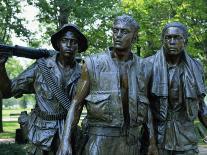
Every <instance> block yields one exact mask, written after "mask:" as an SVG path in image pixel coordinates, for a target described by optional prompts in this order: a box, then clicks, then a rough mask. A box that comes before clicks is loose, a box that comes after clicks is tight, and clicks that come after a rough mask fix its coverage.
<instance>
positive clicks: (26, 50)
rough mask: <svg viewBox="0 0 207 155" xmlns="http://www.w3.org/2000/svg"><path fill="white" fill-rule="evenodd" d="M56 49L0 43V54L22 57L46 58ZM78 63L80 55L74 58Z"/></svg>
mask: <svg viewBox="0 0 207 155" xmlns="http://www.w3.org/2000/svg"><path fill="white" fill-rule="evenodd" d="M57 53H58V51H55V50H48V49H41V48H37V49H36V48H30V47H24V46H19V45H15V46H9V45H2V44H0V56H1V55H3V56H6V57H11V56H17V57H24V58H29V59H40V58H43V57H45V58H47V57H51V56H53V55H55V54H57ZM75 59H76V61H77V62H78V63H80V62H81V61H82V59H81V58H80V57H76V58H75Z"/></svg>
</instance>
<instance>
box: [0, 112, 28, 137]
mask: <svg viewBox="0 0 207 155" xmlns="http://www.w3.org/2000/svg"><path fill="white" fill-rule="evenodd" d="M22 111H28V113H29V112H30V109H3V120H4V121H3V130H4V132H3V133H0V139H5V138H15V132H16V129H17V128H19V123H18V122H17V120H18V115H16V116H10V114H20V113H21V112H22ZM11 120H12V121H11Z"/></svg>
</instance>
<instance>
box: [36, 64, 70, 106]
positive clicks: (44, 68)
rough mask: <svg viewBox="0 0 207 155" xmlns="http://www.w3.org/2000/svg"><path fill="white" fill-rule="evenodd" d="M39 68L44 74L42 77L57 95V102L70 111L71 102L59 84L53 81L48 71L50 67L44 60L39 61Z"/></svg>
mask: <svg viewBox="0 0 207 155" xmlns="http://www.w3.org/2000/svg"><path fill="white" fill-rule="evenodd" d="M37 62H38V63H37V64H38V66H39V68H40V70H41V72H42V75H43V77H44V79H45V81H46V82H47V84H48V85H49V87H50V89H51V91H52V93H53V94H54V95H55V97H56V98H57V100H58V101H59V102H60V104H61V105H62V106H63V107H64V108H65V109H67V110H69V108H70V105H71V101H70V100H69V99H68V97H67V95H66V94H65V92H64V91H63V90H62V89H61V88H60V87H59V86H58V85H57V83H56V82H55V81H54V80H53V78H52V76H51V73H50V71H49V70H48V67H47V66H46V64H45V61H44V60H39V61H37Z"/></svg>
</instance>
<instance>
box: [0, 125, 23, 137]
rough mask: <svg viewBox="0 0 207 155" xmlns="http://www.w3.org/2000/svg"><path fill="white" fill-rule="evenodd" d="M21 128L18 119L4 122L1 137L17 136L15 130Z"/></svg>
mask: <svg viewBox="0 0 207 155" xmlns="http://www.w3.org/2000/svg"><path fill="white" fill-rule="evenodd" d="M17 128H19V123H18V122H17V121H5V122H3V130H4V132H3V133H0V139H6V138H15V131H16V129H17Z"/></svg>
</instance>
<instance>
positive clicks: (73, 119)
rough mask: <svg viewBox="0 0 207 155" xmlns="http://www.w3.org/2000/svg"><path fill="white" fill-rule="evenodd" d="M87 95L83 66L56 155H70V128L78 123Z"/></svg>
mask: <svg viewBox="0 0 207 155" xmlns="http://www.w3.org/2000/svg"><path fill="white" fill-rule="evenodd" d="M88 93H89V75H88V71H87V67H86V65H85V64H84V65H83V67H82V73H81V78H80V80H79V81H78V88H77V93H76V95H75V96H74V98H73V100H72V102H71V107H70V109H69V111H68V114H67V118H66V124H65V128H64V134H63V141H62V143H61V145H60V147H59V150H58V153H57V154H58V155H66V154H72V149H71V144H70V138H71V131H72V128H73V127H74V126H76V125H77V123H78V121H79V116H80V112H81V111H80V109H81V108H82V107H83V103H84V100H85V97H86V96H87V95H88Z"/></svg>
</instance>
